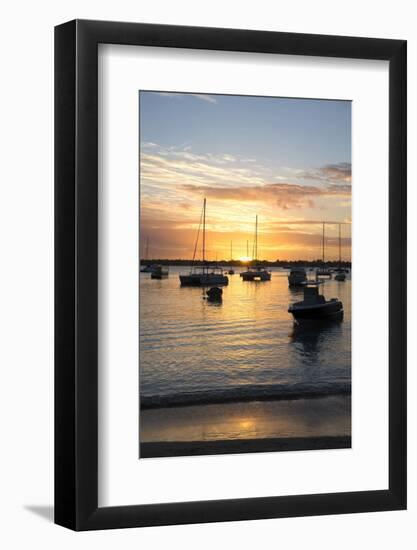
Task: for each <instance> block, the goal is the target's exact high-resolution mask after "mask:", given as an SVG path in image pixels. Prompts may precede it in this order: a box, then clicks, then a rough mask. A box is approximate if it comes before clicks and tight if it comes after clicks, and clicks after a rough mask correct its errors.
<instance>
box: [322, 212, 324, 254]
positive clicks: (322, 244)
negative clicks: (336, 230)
mask: <svg viewBox="0 0 417 550" xmlns="http://www.w3.org/2000/svg"><path fill="white" fill-rule="evenodd" d="M322 258H323V264H324V222H323V236H322Z"/></svg>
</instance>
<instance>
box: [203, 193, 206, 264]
mask: <svg viewBox="0 0 417 550" xmlns="http://www.w3.org/2000/svg"><path fill="white" fill-rule="evenodd" d="M205 261H206V197H204V204H203V263H204V262H205Z"/></svg>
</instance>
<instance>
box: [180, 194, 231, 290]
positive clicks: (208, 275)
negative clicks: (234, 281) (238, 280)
mask: <svg viewBox="0 0 417 550" xmlns="http://www.w3.org/2000/svg"><path fill="white" fill-rule="evenodd" d="M202 219H203V263H202V265H199V266H193V267H192V268H191V270H190V272H189V273H187V274H183V275H180V276H179V278H180V284H181V286H206V287H208V286H219V285H227V284H229V279H228V277H227V276H226V275H224V274H223V269H222V268H221V267H218V266H215V265H210V264H209V263H208V262H207V261H206V199H205V198H204V202H203V211H202ZM200 223H201V220H200ZM199 234H200V227H199V228H198V232H197V239H196V243H195V247H194V256H193V262H194V259H195V251H196V250H197V245H198V237H199Z"/></svg>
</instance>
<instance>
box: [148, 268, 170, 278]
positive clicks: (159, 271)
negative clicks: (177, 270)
mask: <svg viewBox="0 0 417 550" xmlns="http://www.w3.org/2000/svg"><path fill="white" fill-rule="evenodd" d="M153 267H154V270H153V271H152V273H151V279H166V278H167V277H168V275H169V270H168V268H164V267H162V265H155V266H153Z"/></svg>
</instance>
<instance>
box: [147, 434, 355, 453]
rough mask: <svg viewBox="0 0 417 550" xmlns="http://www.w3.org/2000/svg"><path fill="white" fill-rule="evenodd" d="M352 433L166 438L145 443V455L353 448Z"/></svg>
mask: <svg viewBox="0 0 417 550" xmlns="http://www.w3.org/2000/svg"><path fill="white" fill-rule="evenodd" d="M350 447H351V438H350V437H349V436H327V437H284V438H269V439H237V440H223V441H166V442H165V441H164V442H157V443H142V444H141V446H140V457H141V458H156V457H169V456H196V455H217V454H229V453H233V454H240V453H267V452H274V451H310V450H319V449H349V448H350Z"/></svg>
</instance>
